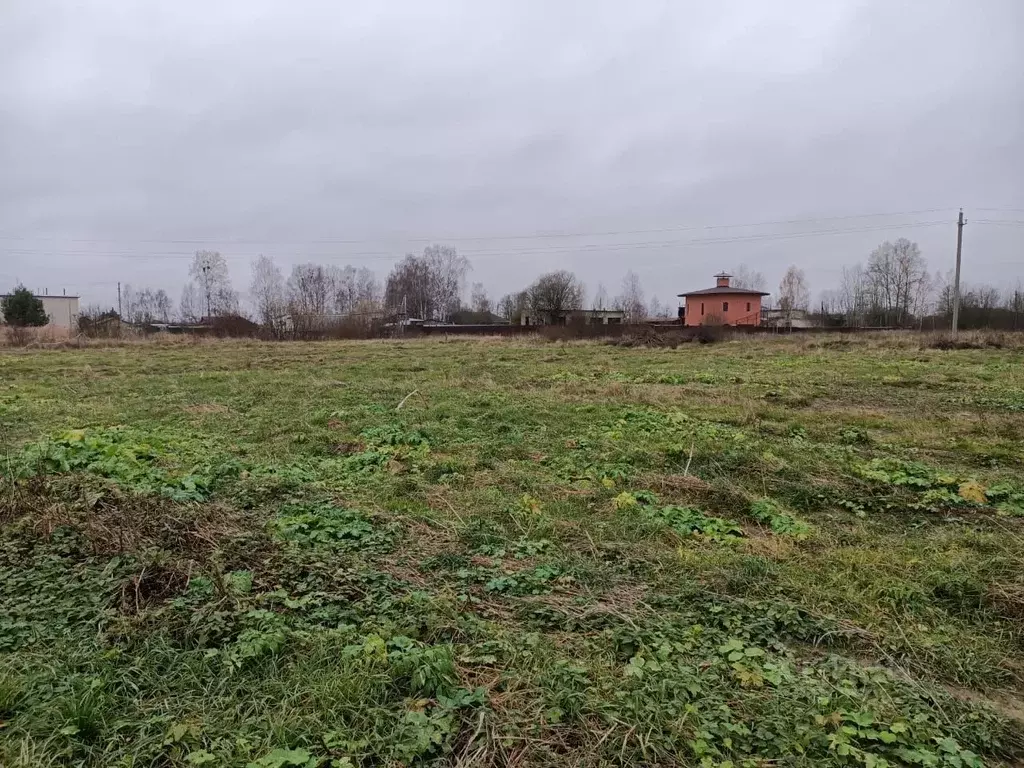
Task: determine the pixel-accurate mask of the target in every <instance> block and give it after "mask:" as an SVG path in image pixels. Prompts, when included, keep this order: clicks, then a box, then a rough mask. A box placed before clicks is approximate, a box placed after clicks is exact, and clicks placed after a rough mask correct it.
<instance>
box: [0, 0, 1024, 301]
mask: <svg viewBox="0 0 1024 768" xmlns="http://www.w3.org/2000/svg"><path fill="white" fill-rule="evenodd" d="M960 205H963V206H964V208H965V210H966V213H967V216H968V219H969V221H973V220H975V219H979V220H980V219H1004V220H1016V221H1018V222H1020V221H1024V2H1021V0H979V1H978V2H974V3H954V2H942V1H941V0H919V1H918V2H912V1H907V2H893V1H892V0H879V2H871V1H866V0H864V1H860V2H854V1H853V0H828V1H827V2H822V0H793V1H791V2H777V3H765V2H763V0H736V1H724V2H714V3H707V2H704V3H697V2H692V3H691V2H681V1H680V0H676V1H674V2H645V1H644V0H631V1H630V2H625V1H624V0H620V1H619V2H595V0H587V1H586V2H551V1H550V0H546V1H543V0H537V1H536V2H531V1H526V0H509V1H508V2H487V1H486V0H484V1H481V0H466V1H465V2H456V1H454V0H453V1H447V0H446V1H443V2H442V1H440V0H437V1H433V0H405V1H404V2H380V3H376V2H375V3H341V2H337V0H308V1H301V0H300V1H299V2H285V0H278V1H270V0H237V1H231V0H217V2H209V1H208V0H207V1H205V2H201V1H200V0H175V2H159V3H129V2H123V1H122V0H75V1H73V2H72V1H71V0H68V1H67V2H58V1H53V0H0V286H2V287H5V288H6V287H8V284H12V283H13V282H14V281H15V280H20V281H23V282H25V283H26V284H27V285H29V286H30V287H33V288H40V289H41V288H49V290H50V291H51V292H55V291H58V290H60V289H67V290H68V292H69V293H71V292H77V293H81V295H82V296H83V300H84V301H86V302H92V301H102V302H105V303H108V304H109V303H110V302H111V301H112V300H113V298H114V296H115V295H116V289H115V286H114V283H115V282H116V281H117V280H121V281H122V282H126V283H132V284H133V285H135V286H144V285H148V286H151V287H154V288H157V287H163V288H166V289H167V290H168V291H169V292H170V293H171V295H172V297H174V298H175V299H177V297H178V295H179V293H180V289H181V285H182V283H183V282H184V280H185V275H186V271H187V267H188V260H189V255H190V253H191V252H192V251H194V250H195V249H196V248H211V249H216V250H220V251H221V252H223V253H225V254H226V255H228V256H229V258H230V264H231V269H232V275H233V277H234V279H235V283H236V288H239V289H241V290H242V291H243V293H244V291H245V288H246V287H247V285H248V282H249V260H250V258H251V257H253V256H255V255H256V254H259V253H266V254H267V255H272V256H274V257H275V258H276V259H277V260H278V262H279V263H280V264H281V266H282V267H283V268H284V269H285V271H286V272H287V271H288V269H289V267H290V265H291V264H293V263H297V262H300V261H310V260H312V261H324V262H327V261H331V262H334V263H339V264H345V263H351V264H354V265H357V266H370V267H372V268H373V269H374V270H375V271H377V273H378V275H379V276H380V277H381V278H383V277H384V276H385V275H386V273H387V271H388V270H389V269H390V267H391V264H392V263H393V261H394V260H395V259H397V258H398V257H401V256H402V254H403V253H405V252H407V251H419V250H421V249H422V247H423V246H424V245H425V244H426V242H425V241H424V239H436V240H438V241H440V242H448V243H451V244H454V245H456V246H457V247H459V249H460V250H461V251H464V252H465V253H466V254H467V255H468V256H469V257H470V258H471V260H472V262H473V265H474V270H473V274H472V277H471V280H479V281H482V282H483V283H484V284H485V286H486V287H487V288H488V289H489V291H490V292H491V293H492V294H493V295H495V296H497V295H499V294H501V293H503V292H506V291H509V290H513V289H518V288H520V287H522V286H523V285H525V284H526V283H528V282H529V281H530V280H532V279H533V277H535V276H536V275H537V274H538V273H539V272H541V271H544V270H547V269H554V268H568V269H572V270H574V271H576V272H577V273H578V274H579V275H580V277H582V278H583V279H584V280H585V281H586V283H587V284H588V286H590V288H591V289H593V288H594V287H596V284H597V283H598V281H603V282H604V283H605V284H606V285H607V287H608V289H609V291H610V292H611V293H612V294H614V293H615V292H616V290H617V289H618V285H619V282H620V281H621V277H622V275H623V273H624V272H625V271H626V270H627V269H630V268H632V269H634V270H635V271H637V272H638V273H639V274H640V276H641V279H642V280H643V283H644V285H645V287H646V289H647V291H648V293H649V294H655V295H657V296H658V297H659V298H661V299H662V300H667V299H669V298H670V297H674V295H675V294H676V293H678V292H680V291H682V290H686V289H693V288H701V287H706V286H707V285H710V284H711V275H712V274H713V273H714V272H717V271H719V270H720V269H722V268H724V267H731V266H734V265H736V264H738V263H741V262H745V263H747V264H749V265H751V266H752V267H755V268H757V269H759V270H761V271H762V272H764V273H765V275H766V276H767V277H768V280H769V283H770V287H771V288H774V287H775V286H776V285H777V284H778V280H779V278H780V277H781V274H782V272H783V271H784V270H785V268H786V266H787V265H789V264H791V263H794V264H797V265H798V266H801V267H803V268H804V269H805V270H806V272H807V275H808V278H809V282H810V284H811V289H812V292H813V293H814V295H817V293H818V291H819V290H820V289H822V288H827V287H830V285H831V284H832V283H833V282H834V280H835V279H836V275H837V273H838V270H839V268H840V266H841V265H842V264H850V263H854V262H856V261H858V260H863V259H864V258H865V257H866V256H867V254H868V253H869V252H870V251H871V249H872V248H873V247H874V246H875V245H876V244H877V243H879V242H880V241H882V240H885V239H894V238H895V237H899V236H907V237H910V238H911V239H914V240H916V241H917V242H919V243H920V245H921V248H922V251H923V252H924V254H925V256H926V257H927V258H928V259H929V261H930V262H931V264H932V266H933V268H934V269H941V270H943V271H945V270H946V269H948V268H950V267H951V266H952V261H953V254H954V248H955V226H954V224H953V222H954V221H955V216H956V208H957V206H960ZM984 208H988V209H1000V210H982V209H984ZM931 209H939V210H931ZM1013 209H1020V210H1016V211H1015V210H1013ZM907 211H927V212H923V213H912V214H904V215H898V216H881V217H871V218H854V219H832V220H827V221H809V222H807V221H805V222H802V223H798V224H774V225H770V226H755V227H749V226H747V227H723V228H715V229H705V228H704V227H707V226H710V225H726V224H752V223H757V222H765V221H776V220H794V219H821V218H825V217H838V216H851V215H856V214H870V213H902V212H907ZM936 221H940V222H944V223H943V224H941V225H935V224H932V225H915V226H906V225H908V224H914V223H915V222H924V223H926V224H927V223H929V222H936ZM895 225H902V226H895ZM688 227H695V228H696V229H684V228H688ZM869 228H870V229H869ZM826 229H846V230H848V229H858V230H861V231H856V232H847V233H846V234H840V235H830V236H822V235H806V234H805V233H809V232H819V231H821V230H826ZM650 230H661V231H650ZM666 230H667V231H666ZM865 230H866V231H865ZM552 232H557V233H562V234H569V233H583V234H584V236H580V237H551V238H541V237H536V236H535V235H537V234H543V233H552ZM609 232H616V233H623V234H617V235H610V234H600V233H609ZM787 233H788V234H797V233H799V234H801V236H800V237H793V238H786V239H783V238H778V237H775V235H779V234H787ZM509 235H514V236H517V237H515V238H509V239H498V237H499V236H509ZM755 235H756V236H758V237H756V238H753V239H742V240H736V239H731V240H728V241H725V240H726V239H727V238H737V237H743V238H749V237H750V236H755ZM473 238H477V239H473ZM707 239H713V240H717V242H705V243H700V242H693V241H695V240H707ZM316 241H320V242H316ZM323 241H335V242H323ZM338 241H350V242H338ZM351 241H356V242H351ZM964 253H965V278H966V279H967V280H968V281H969V282H972V281H999V282H1000V283H1005V282H1006V280H1007V276H1009V278H1010V280H1011V281H1012V280H1015V279H1016V278H1018V277H1020V278H1024V225H1021V224H1007V225H995V224H983V223H981V222H980V221H979V222H978V223H976V224H975V223H972V224H969V225H968V227H967V230H966V233H965V251H964ZM673 302H674V299H673Z"/></svg>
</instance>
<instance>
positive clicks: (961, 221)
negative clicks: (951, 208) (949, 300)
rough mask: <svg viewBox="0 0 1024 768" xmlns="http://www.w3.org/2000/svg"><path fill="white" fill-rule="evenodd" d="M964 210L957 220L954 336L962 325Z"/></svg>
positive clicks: (961, 210)
mask: <svg viewBox="0 0 1024 768" xmlns="http://www.w3.org/2000/svg"><path fill="white" fill-rule="evenodd" d="M964 223H965V222H964V209H963V208H961V209H960V216H959V217H958V218H957V220H956V277H954V278H953V336H954V337H956V332H957V330H958V328H957V326H958V325H959V323H960V249H961V247H962V246H963V244H964Z"/></svg>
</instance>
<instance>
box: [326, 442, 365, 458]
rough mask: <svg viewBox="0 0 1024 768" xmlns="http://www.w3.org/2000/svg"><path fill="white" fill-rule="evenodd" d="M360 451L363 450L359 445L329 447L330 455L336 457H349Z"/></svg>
mask: <svg viewBox="0 0 1024 768" xmlns="http://www.w3.org/2000/svg"><path fill="white" fill-rule="evenodd" d="M361 450H363V446H362V445H361V444H360V443H335V444H334V445H332V446H331V453H334V454H337V455H338V456H351V455H352V454H353V453H359V452H360V451H361Z"/></svg>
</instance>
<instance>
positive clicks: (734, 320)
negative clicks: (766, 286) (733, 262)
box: [679, 272, 768, 325]
mask: <svg viewBox="0 0 1024 768" xmlns="http://www.w3.org/2000/svg"><path fill="white" fill-rule="evenodd" d="M731 278H732V275H727V274H726V273H725V272H723V273H721V274H719V275H715V282H716V285H715V287H714V288H705V289H703V290H701V291H691V292H690V293H680V294H679V298H681V299H685V301H686V305H685V306H682V307H680V308H679V319H680V320H682V321H683V325H760V324H761V297H762V296H767V295H768V294H767V293H765V292H763V291H752V290H750V289H749V288H733V287H732V286H730V285H729V280H730V279H731Z"/></svg>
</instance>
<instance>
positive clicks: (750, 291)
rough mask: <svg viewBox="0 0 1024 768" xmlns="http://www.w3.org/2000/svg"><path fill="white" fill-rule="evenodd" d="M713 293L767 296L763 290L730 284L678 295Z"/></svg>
mask: <svg viewBox="0 0 1024 768" xmlns="http://www.w3.org/2000/svg"><path fill="white" fill-rule="evenodd" d="M715 293H729V294H743V295H745V296H768V295H769V294H767V293H765V292H764V291H755V290H753V289H750V288H733V287H732V286H730V285H722V286H717V287H715V288H704V289H702V290H699V291H689V292H688V293H680V294H677V295H678V296H680V297H682V298H685V297H687V296H703V295H706V294H715Z"/></svg>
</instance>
